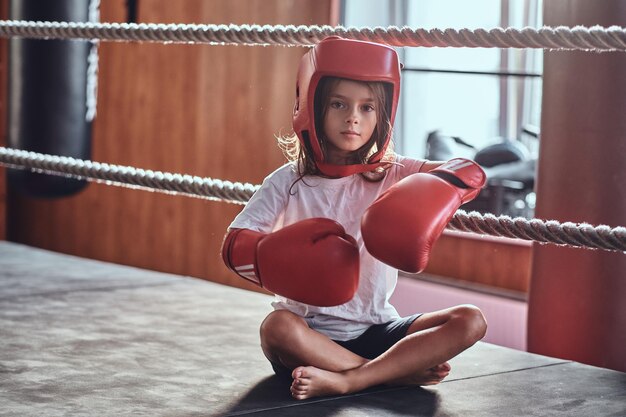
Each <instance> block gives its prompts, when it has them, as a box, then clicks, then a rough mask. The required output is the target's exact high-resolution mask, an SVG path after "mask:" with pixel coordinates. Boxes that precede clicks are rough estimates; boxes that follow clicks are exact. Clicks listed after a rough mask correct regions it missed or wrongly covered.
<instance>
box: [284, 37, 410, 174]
mask: <svg viewBox="0 0 626 417" xmlns="http://www.w3.org/2000/svg"><path fill="white" fill-rule="evenodd" d="M322 77H338V78H346V79H349V80H356V81H380V82H385V83H389V84H391V85H392V86H393V95H392V98H391V99H392V102H391V113H390V115H389V120H390V122H391V124H392V125H393V121H394V119H395V116H396V109H397V107H398V98H399V96H400V61H399V60H398V54H396V51H395V50H393V48H391V47H389V46H386V45H381V44H378V43H373V42H364V41H357V40H351V39H343V38H339V37H337V36H331V37H328V38H326V39H324V40H322V41H321V42H320V43H318V44H317V45H316V46H315V47H313V48H312V49H311V50H310V51H308V52H307V53H306V54H304V56H303V57H302V61H300V67H299V68H298V81H297V85H296V105H295V108H294V111H293V130H294V131H295V133H296V135H298V138H299V139H300V143H301V145H302V146H304V147H310V149H311V150H312V151H313V157H314V159H315V164H316V165H317V167H318V169H319V170H320V171H321V172H322V173H323V174H325V175H328V176H331V177H345V176H348V175H352V174H355V173H358V172H365V171H372V170H374V169H376V168H378V167H379V166H380V165H381V163H380V161H381V158H382V157H383V156H384V154H385V150H386V149H387V146H388V145H389V141H390V140H391V131H389V134H388V136H387V138H386V139H385V142H384V144H383V146H382V147H380V149H378V150H377V151H376V153H374V154H373V155H371V156H370V158H369V160H368V162H367V163H366V164H355V165H334V164H329V163H327V162H325V160H324V153H323V152H322V148H321V146H320V140H319V135H318V132H316V129H315V109H314V100H315V91H316V90H317V86H318V84H319V81H320V79H321V78H322ZM318 110H321V109H318Z"/></svg>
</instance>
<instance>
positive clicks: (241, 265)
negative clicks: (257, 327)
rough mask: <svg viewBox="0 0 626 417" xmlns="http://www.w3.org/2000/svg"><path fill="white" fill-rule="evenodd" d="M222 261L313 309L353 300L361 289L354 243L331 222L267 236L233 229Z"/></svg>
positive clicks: (292, 227)
mask: <svg viewBox="0 0 626 417" xmlns="http://www.w3.org/2000/svg"><path fill="white" fill-rule="evenodd" d="M222 258H223V259H224V263H225V264H226V266H228V268H230V269H231V270H232V271H233V272H235V273H236V274H238V275H239V276H241V277H243V278H245V279H247V280H249V281H252V282H254V283H255V284H257V285H259V286H261V287H263V288H265V289H267V290H269V291H271V292H273V293H275V294H278V295H282V296H283V297H287V298H290V299H292V300H296V301H299V302H302V303H305V304H310V305H315V306H321V307H329V306H335V305H339V304H343V303H345V302H347V301H350V300H351V299H352V297H353V296H354V293H355V292H356V290H357V288H358V285H359V249H358V247H357V244H356V241H355V240H354V238H353V237H352V236H350V235H348V234H346V231H345V230H344V228H343V226H341V225H340V224H339V223H337V222H335V221H334V220H330V219H324V218H312V219H306V220H302V221H300V222H298V223H294V224H292V225H290V226H287V227H285V228H283V229H280V230H277V231H276V232H274V233H269V234H264V233H260V232H255V231H252V230H248V229H233V230H231V231H230V232H229V233H228V234H227V235H226V237H225V239H224V243H223V244H222Z"/></svg>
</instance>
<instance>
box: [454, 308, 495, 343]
mask: <svg viewBox="0 0 626 417" xmlns="http://www.w3.org/2000/svg"><path fill="white" fill-rule="evenodd" d="M453 315H454V317H456V318H457V320H460V321H462V322H463V328H464V329H465V335H466V337H467V341H468V343H469V344H474V343H476V342H477V341H479V340H480V339H482V338H483V337H485V334H486V333H487V320H485V316H484V315H483V313H482V311H480V309H479V308H478V307H476V306H474V305H471V304H464V305H460V306H458V307H456V308H455V309H454V313H453Z"/></svg>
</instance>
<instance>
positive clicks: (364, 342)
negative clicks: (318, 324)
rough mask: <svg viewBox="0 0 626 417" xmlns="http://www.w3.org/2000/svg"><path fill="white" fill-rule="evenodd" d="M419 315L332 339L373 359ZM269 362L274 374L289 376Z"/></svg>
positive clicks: (384, 350) (284, 370)
mask: <svg viewBox="0 0 626 417" xmlns="http://www.w3.org/2000/svg"><path fill="white" fill-rule="evenodd" d="M419 316H421V314H413V315H412V316H408V317H402V318H400V319H398V320H394V321H390V322H388V323H383V324H374V325H372V326H370V327H369V328H368V329H367V330H366V331H365V332H363V333H362V334H361V335H360V336H358V337H356V338H354V339H350V340H344V341H342V340H333V341H334V342H335V343H337V344H338V345H340V346H343V347H344V348H346V349H348V350H349V351H350V352H353V353H356V354H357V355H359V356H361V357H363V358H365V359H374V358H376V357H378V356H380V355H381V354H383V353H384V352H386V351H387V350H389V348H390V347H391V346H393V345H395V344H396V343H397V342H398V341H399V340H400V339H402V338H403V337H405V336H406V333H407V331H408V330H409V327H411V324H413V322H414V321H415V320H416V319H417V318H418V317H419ZM270 363H271V364H272V369H274V372H275V373H276V375H278V376H283V377H289V378H291V370H290V369H289V368H287V367H285V366H284V365H282V364H277V363H274V362H272V361H270Z"/></svg>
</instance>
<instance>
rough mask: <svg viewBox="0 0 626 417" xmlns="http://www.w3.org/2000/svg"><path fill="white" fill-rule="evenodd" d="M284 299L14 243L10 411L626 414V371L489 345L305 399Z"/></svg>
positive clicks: (7, 271)
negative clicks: (277, 319) (271, 341)
mask: <svg viewBox="0 0 626 417" xmlns="http://www.w3.org/2000/svg"><path fill="white" fill-rule="evenodd" d="M270 301H271V298H270V297H268V296H265V295H261V294H257V293H251V292H247V291H243V290H238V289H233V288H229V287H225V286H220V285H217V284H213V283H209V282H205V281H201V280H197V279H193V278H189V277H180V276H175V275H169V274H162V273H157V272H153V271H146V270H141V269H137V268H131V267H125V266H120V265H114V264H109V263H104V262H98V261H93V260H87V259H81V258H76V257H72V256H68V255H62V254H57V253H52V252H47V251H43V250H40V249H35V248H31V247H26V246H22V245H17V244H14V243H9V242H3V241H0V416H127V415H133V416H141V415H146V416H218V415H219V416H245V415H254V416H296V415H297V416H555V415H559V416H561V415H562V416H621V417H623V416H626V374H624V373H620V372H615V371H610V370H606V369H600V368H595V367H591V366H587V365H582V364H579V363H574V362H569V361H564V360H560V359H554V358H548V357H544V356H539V355H533V354H529V353H525V352H518V351H514V350H511V349H507V348H503V347H498V346H495V345H490V344H486V343H479V344H477V345H475V346H474V347H472V348H471V349H469V350H467V351H466V352H464V353H463V354H461V355H460V356H458V357H457V358H455V359H454V360H453V361H452V362H451V365H452V367H453V371H452V373H451V374H450V376H449V377H448V378H447V379H446V381H445V382H444V383H442V384H440V385H438V386H437V387H433V388H402V387H399V388H389V387H377V388H373V389H370V390H367V391H365V392H362V393H357V394H354V395H349V396H343V397H329V398H321V399H312V400H309V401H302V402H298V401H295V400H293V399H291V397H290V396H289V390H288V388H289V383H288V382H285V381H281V380H279V379H277V378H275V377H273V376H272V370H271V368H270V366H269V365H268V363H267V361H266V360H265V358H264V357H263V354H262V353H261V350H260V347H259V337H258V326H259V324H260V323H261V321H262V319H263V318H264V317H265V315H266V314H267V313H268V312H269V311H270V308H271V307H270V305H269V303H270Z"/></svg>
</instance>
